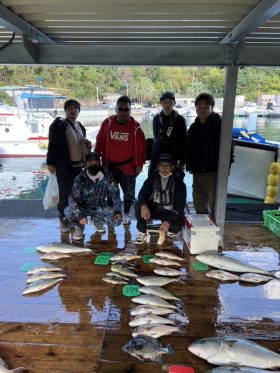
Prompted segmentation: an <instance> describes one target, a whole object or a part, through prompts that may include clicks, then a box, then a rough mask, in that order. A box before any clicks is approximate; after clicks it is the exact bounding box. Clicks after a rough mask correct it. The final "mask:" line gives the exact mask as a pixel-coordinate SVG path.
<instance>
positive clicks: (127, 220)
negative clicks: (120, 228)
mask: <svg viewBox="0 0 280 373" xmlns="http://www.w3.org/2000/svg"><path fill="white" fill-rule="evenodd" d="M122 223H123V224H130V223H131V219H130V216H129V214H123V219H122Z"/></svg>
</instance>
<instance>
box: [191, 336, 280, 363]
mask: <svg viewBox="0 0 280 373" xmlns="http://www.w3.org/2000/svg"><path fill="white" fill-rule="evenodd" d="M188 350H189V351H190V352H192V353H193V354H194V355H197V356H199V357H201V358H202V359H205V360H207V361H208V363H210V364H214V365H234V366H248V367H252V368H259V369H260V368H261V369H280V355H279V354H277V353H276V352H273V351H271V350H269V349H268V348H265V347H262V346H261V345H259V344H257V343H254V342H251V341H248V340H246V339H242V338H236V337H213V338H202V339H199V340H197V341H195V342H193V343H192V344H191V345H190V346H189V347H188Z"/></svg>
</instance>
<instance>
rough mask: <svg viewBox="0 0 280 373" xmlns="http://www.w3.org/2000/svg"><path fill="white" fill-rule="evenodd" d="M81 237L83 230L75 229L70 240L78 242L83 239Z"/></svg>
mask: <svg viewBox="0 0 280 373" xmlns="http://www.w3.org/2000/svg"><path fill="white" fill-rule="evenodd" d="M83 235H84V229H83V228H81V227H76V228H75V231H74V233H73V236H72V239H73V240H75V241H79V240H81V239H82V238H83Z"/></svg>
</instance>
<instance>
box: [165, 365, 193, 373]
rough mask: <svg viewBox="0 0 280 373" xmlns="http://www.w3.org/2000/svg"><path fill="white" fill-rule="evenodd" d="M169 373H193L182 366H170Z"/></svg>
mask: <svg viewBox="0 0 280 373" xmlns="http://www.w3.org/2000/svg"><path fill="white" fill-rule="evenodd" d="M169 373H195V371H194V369H193V368H191V367H184V366H182V365H171V366H170V367H169Z"/></svg>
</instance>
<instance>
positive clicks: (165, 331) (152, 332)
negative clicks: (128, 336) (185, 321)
mask: <svg viewBox="0 0 280 373" xmlns="http://www.w3.org/2000/svg"><path fill="white" fill-rule="evenodd" d="M175 332H177V333H181V329H180V328H179V327H178V326H172V325H159V324H148V325H141V326H138V328H136V329H134V330H133V333H132V337H137V336H138V335H147V336H148V337H152V338H160V337H163V336H164V335H170V334H172V333H175Z"/></svg>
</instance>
